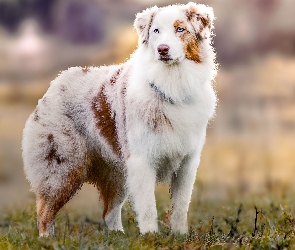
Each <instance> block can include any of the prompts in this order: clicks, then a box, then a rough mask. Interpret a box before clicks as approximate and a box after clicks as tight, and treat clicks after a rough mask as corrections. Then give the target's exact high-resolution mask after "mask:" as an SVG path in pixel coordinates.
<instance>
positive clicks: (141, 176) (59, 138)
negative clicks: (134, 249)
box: [22, 2, 216, 236]
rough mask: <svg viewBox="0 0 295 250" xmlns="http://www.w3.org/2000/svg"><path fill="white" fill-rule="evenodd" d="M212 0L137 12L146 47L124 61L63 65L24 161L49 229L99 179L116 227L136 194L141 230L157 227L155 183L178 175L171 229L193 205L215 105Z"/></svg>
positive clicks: (29, 134) (29, 128)
mask: <svg viewBox="0 0 295 250" xmlns="http://www.w3.org/2000/svg"><path fill="white" fill-rule="evenodd" d="M213 20H214V15H213V10H212V8H210V7H208V6H205V5H202V4H195V3H192V2H191V3H188V4H186V5H172V6H168V7H163V8H158V7H156V6H155V7H152V8H149V9H146V10H144V11H143V12H141V13H138V14H137V15H136V19H135V22H134V26H135V29H136V31H137V33H138V36H139V43H138V48H137V50H136V51H135V52H134V53H133V54H132V56H131V57H130V59H129V60H128V61H126V62H125V63H123V64H120V65H112V66H103V67H84V68H82V67H74V68H70V69H68V70H66V71H64V72H62V73H61V74H60V75H59V76H58V77H57V78H56V79H55V80H53V81H52V82H51V84H50V87H49V89H48V91H47V92H46V94H45V95H44V96H43V98H42V99H40V100H39V101H38V105H37V107H36V109H35V110H34V112H33V113H32V114H31V115H30V117H29V118H28V120H27V122H26V125H25V128H24V132H23V141H22V148H23V160H24V170H25V173H26V176H27V179H28V180H29V182H30V184H31V188H32V190H33V191H34V192H35V193H36V197H37V218H38V228H39V233H40V236H42V235H49V234H53V233H54V218H55V216H56V214H57V212H58V211H59V210H60V209H61V208H62V207H63V206H64V205H65V203H66V202H68V201H69V200H70V199H71V198H72V197H73V195H75V194H76V192H77V191H78V190H79V189H80V188H81V187H82V185H83V183H85V182H88V183H91V184H94V185H95V186H96V187H97V189H98V191H99V193H100V197H101V199H102V201H103V204H104V211H103V218H104V220H105V223H106V225H107V226H108V228H109V229H111V230H121V231H123V227H122V222H121V209H122V205H123V203H124V201H125V200H126V198H127V197H128V199H129V201H130V203H131V204H132V207H133V209H134V210H135V212H136V215H137V221H138V226H139V229H140V232H141V233H146V232H157V231H158V224H157V210H156V200H155V194H154V191H155V185H156V183H158V182H162V183H167V184H169V185H170V191H171V196H172V210H171V229H172V231H173V232H180V233H186V232H187V230H188V229H187V212H188V208H189V203H190V199H191V194H192V190H193V185H194V181H195V176H196V171H197V167H198V165H199V162H200V154H201V150H202V147H203V145H204V142H205V137H206V127H207V123H208V121H209V120H210V119H211V118H212V116H213V115H214V112H215V105H216V96H215V92H214V90H213V87H212V81H213V80H214V77H215V74H216V63H215V53H214V49H213V47H212V44H211V38H212V35H211V29H212V26H213Z"/></svg>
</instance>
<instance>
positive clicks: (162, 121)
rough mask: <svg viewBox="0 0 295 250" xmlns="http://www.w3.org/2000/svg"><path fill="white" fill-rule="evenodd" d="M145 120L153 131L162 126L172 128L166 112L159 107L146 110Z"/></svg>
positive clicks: (160, 128)
mask: <svg viewBox="0 0 295 250" xmlns="http://www.w3.org/2000/svg"><path fill="white" fill-rule="evenodd" d="M143 115H146V121H147V123H148V126H149V127H150V128H151V129H152V130H153V131H160V130H162V129H163V128H169V129H173V126H172V123H171V121H170V120H169V119H168V117H167V116H166V114H165V113H164V112H163V111H162V110H161V109H159V108H154V109H151V110H149V111H148V112H146V113H145V114H143Z"/></svg>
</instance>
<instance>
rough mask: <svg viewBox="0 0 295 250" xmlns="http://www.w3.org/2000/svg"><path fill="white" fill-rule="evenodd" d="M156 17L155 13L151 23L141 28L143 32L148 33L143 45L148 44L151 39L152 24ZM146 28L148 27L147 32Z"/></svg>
mask: <svg viewBox="0 0 295 250" xmlns="http://www.w3.org/2000/svg"><path fill="white" fill-rule="evenodd" d="M154 16H155V14H154V13H153V14H152V15H151V18H150V21H149V23H148V24H147V25H144V26H140V29H141V32H147V36H146V39H144V40H143V41H142V43H143V44H148V41H149V38H150V28H151V26H152V22H153V19H154ZM146 26H147V30H146V31H144V29H145V27H146Z"/></svg>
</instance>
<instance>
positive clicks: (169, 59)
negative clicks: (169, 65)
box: [159, 55, 173, 62]
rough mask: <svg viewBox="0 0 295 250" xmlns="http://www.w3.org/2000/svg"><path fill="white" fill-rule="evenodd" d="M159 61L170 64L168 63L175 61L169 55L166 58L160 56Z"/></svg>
mask: <svg viewBox="0 0 295 250" xmlns="http://www.w3.org/2000/svg"><path fill="white" fill-rule="evenodd" d="M159 60H160V61H163V62H168V61H171V60H173V59H172V58H171V57H170V56H169V55H165V56H162V55H160V57H159Z"/></svg>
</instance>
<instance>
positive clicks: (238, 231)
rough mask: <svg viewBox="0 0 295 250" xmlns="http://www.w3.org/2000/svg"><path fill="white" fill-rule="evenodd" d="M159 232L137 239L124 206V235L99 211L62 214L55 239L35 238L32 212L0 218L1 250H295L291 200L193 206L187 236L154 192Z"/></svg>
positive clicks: (259, 198) (159, 192)
mask: <svg viewBox="0 0 295 250" xmlns="http://www.w3.org/2000/svg"><path fill="white" fill-rule="evenodd" d="M156 195H157V198H158V200H159V202H158V204H157V207H158V211H159V225H160V232H159V233H157V234H154V233H150V234H146V235H140V234H139V230H138V228H137V226H136V220H135V214H134V213H133V211H132V209H131V208H130V206H129V204H128V203H126V204H125V206H124V207H123V211H122V217H123V225H124V228H125V233H121V232H113V231H109V230H108V229H107V228H106V226H105V225H104V223H103V221H102V219H100V218H101V210H100V209H99V210H98V211H89V210H88V211H83V210H75V209H73V208H67V207H65V208H63V209H62V210H61V212H60V213H59V214H58V216H57V219H56V234H55V236H54V237H48V238H39V237H38V230H37V226H36V212H35V206H34V205H33V204H32V205H29V206H28V207H27V208H25V209H18V210H9V209H7V210H4V211H3V212H2V213H1V215H0V249H294V248H295V234H294V228H295V219H294V209H293V208H292V207H294V206H293V205H294V200H293V201H292V197H291V196H288V197H279V198H278V197H270V196H269V195H262V196H255V197H248V198H242V199H240V200H235V201H233V200H232V201H197V200H195V199H193V200H192V204H191V207H190V211H189V225H190V230H189V233H188V234H187V235H177V234H172V233H171V231H170V228H169V214H170V211H169V210H166V209H165V208H167V207H168V205H169V197H168V196H166V194H164V191H163V189H161V188H160V189H157V192H156Z"/></svg>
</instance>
